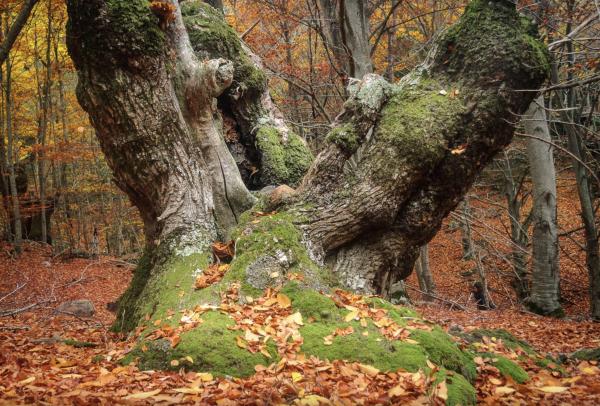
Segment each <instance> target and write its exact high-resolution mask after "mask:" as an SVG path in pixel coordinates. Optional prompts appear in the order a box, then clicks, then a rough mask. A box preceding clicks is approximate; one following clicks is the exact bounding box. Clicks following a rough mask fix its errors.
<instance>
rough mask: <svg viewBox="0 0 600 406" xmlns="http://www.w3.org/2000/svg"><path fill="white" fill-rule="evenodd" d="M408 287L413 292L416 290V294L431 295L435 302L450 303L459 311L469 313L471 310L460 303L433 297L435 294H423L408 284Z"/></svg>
mask: <svg viewBox="0 0 600 406" xmlns="http://www.w3.org/2000/svg"><path fill="white" fill-rule="evenodd" d="M406 287H407V288H410V289H412V290H414V291H416V292H419V293H422V294H424V295H429V296H431V297H432V298H434V299H435V300H439V301H440V302H444V303H448V304H450V305H452V306H453V307H456V308H457V309H458V310H462V311H465V312H467V311H469V310H468V309H467V308H466V307H464V306H463V305H461V304H460V303H457V302H454V301H452V300H448V299H444V298H441V297H439V296H436V295H433V294H431V293H426V292H423V291H422V290H421V289H417V288H415V287H414V286H411V285H409V284H408V283H407V284H406Z"/></svg>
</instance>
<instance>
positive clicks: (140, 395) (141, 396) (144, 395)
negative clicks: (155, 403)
mask: <svg viewBox="0 0 600 406" xmlns="http://www.w3.org/2000/svg"><path fill="white" fill-rule="evenodd" d="M161 391H162V389H155V390H153V391H150V392H138V393H134V394H132V395H129V396H125V399H148V398H151V397H152V396H156V395H158V394H159V393H160V392H161Z"/></svg>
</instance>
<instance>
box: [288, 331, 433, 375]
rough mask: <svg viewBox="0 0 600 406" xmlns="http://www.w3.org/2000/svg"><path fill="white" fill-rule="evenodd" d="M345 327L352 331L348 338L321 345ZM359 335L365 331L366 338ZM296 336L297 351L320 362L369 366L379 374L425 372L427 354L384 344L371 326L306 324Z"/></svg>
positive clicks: (403, 345) (410, 346)
mask: <svg viewBox="0 0 600 406" xmlns="http://www.w3.org/2000/svg"><path fill="white" fill-rule="evenodd" d="M348 325H351V326H352V327H353V328H354V332H353V333H352V334H349V335H346V336H336V337H334V339H333V343H332V344H331V345H325V342H324V340H323V338H324V337H326V336H328V335H330V334H332V333H333V332H334V331H335V329H336V328H338V327H339V328H345V327H347V326H348ZM363 331H368V333H369V335H368V336H364V335H363V334H362V332H363ZM300 334H302V337H303V338H304V343H303V344H302V347H301V351H302V352H303V353H305V354H307V355H315V356H317V357H319V358H321V359H327V360H330V361H333V360H336V359H341V360H346V361H350V362H353V361H356V362H361V363H363V364H368V365H373V366H374V367H376V368H378V369H380V370H382V371H395V370H398V369H403V370H407V371H411V372H416V371H418V370H419V369H423V370H425V369H427V354H426V353H425V351H423V349H422V348H421V347H419V346H418V345H415V344H409V343H403V342H399V341H388V340H387V339H386V338H384V337H383V336H382V335H381V334H380V333H379V331H378V330H377V329H376V328H375V327H374V326H373V325H372V324H370V325H369V327H368V328H366V329H365V328H362V327H360V324H359V323H357V322H351V323H327V324H324V323H319V322H314V323H306V325H305V326H303V327H302V328H300Z"/></svg>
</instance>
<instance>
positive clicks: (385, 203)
mask: <svg viewBox="0 0 600 406" xmlns="http://www.w3.org/2000/svg"><path fill="white" fill-rule="evenodd" d="M67 3H68V12H69V26H68V46H69V51H70V54H71V56H72V58H73V60H74V62H75V64H76V67H77V70H78V73H79V85H78V98H79V101H80V103H81V104H82V106H83V107H84V108H85V109H86V111H87V112H88V113H89V115H90V119H91V121H92V123H93V126H94V127H95V129H96V132H97V136H98V138H99V140H100V143H101V146H102V149H103V151H104V153H105V155H106V159H107V161H108V163H109V165H110V167H111V168H112V170H113V173H114V178H115V181H116V183H117V184H118V185H119V187H120V188H121V189H122V190H123V191H125V192H126V193H127V194H128V196H129V198H130V199H131V201H132V202H133V204H135V205H136V206H137V208H138V209H139V211H140V214H141V216H142V218H143V221H144V225H145V233H146V237H147V249H146V254H145V256H144V258H143V259H142V261H141V264H140V265H139V267H138V269H137V271H136V273H135V276H134V280H133V282H132V284H131V286H130V287H129V289H128V291H127V292H126V293H125V294H124V296H123V297H122V298H121V299H120V302H119V310H118V318H117V322H116V326H115V327H116V328H117V329H120V330H123V331H133V330H136V329H137V330H138V331H142V337H145V338H141V339H140V349H138V350H135V351H134V352H132V353H131V359H134V358H137V359H138V361H139V362H140V363H141V364H142V365H144V366H150V367H163V368H166V367H170V365H171V364H170V361H171V360H173V359H178V358H179V357H184V356H190V357H192V359H193V360H194V361H193V364H190V365H188V367H189V368H192V369H199V370H210V371H213V372H216V373H219V374H228V375H237V376H243V375H248V374H251V373H253V371H254V366H255V365H256V364H265V365H268V364H270V363H271V362H274V361H277V359H279V358H280V357H282V356H283V355H285V354H286V351H289V350H290V346H291V347H293V345H291V344H290V343H292V342H295V343H297V344H298V346H297V347H298V348H296V350H297V351H298V350H300V351H301V352H302V353H304V354H306V355H316V356H319V357H321V358H328V359H348V360H359V361H361V362H365V363H370V364H373V365H375V366H378V367H379V368H383V369H397V368H404V369H408V370H414V369H418V368H420V367H422V366H424V365H425V363H424V362H425V359H426V358H429V359H431V360H432V361H434V362H435V363H438V364H439V365H441V366H443V367H445V368H447V369H450V370H454V371H456V372H458V374H455V375H454V377H455V378H454V381H455V382H456V383H457V385H458V386H460V387H461V388H463V389H464V388H465V387H469V388H470V385H469V384H468V383H467V381H466V380H464V379H462V377H463V376H464V377H465V378H467V380H472V379H473V378H474V366H473V363H472V361H471V359H469V356H468V355H467V353H463V352H461V351H460V350H459V349H458V347H456V346H455V345H454V344H452V342H451V341H450V340H449V339H448V336H446V335H445V333H443V332H442V331H441V330H440V329H438V328H434V329H433V330H432V331H429V330H431V329H423V330H419V329H418V328H415V329H409V330H410V331H411V333H410V334H411V335H410V336H411V338H412V339H411V340H409V342H402V341H401V340H393V339H391V341H389V340H390V338H389V337H386V338H385V339H383V340H382V339H381V337H382V336H381V334H382V331H380V329H379V327H381V326H377V325H374V324H369V323H366V322H364V321H363V323H361V324H359V323H358V322H356V321H353V320H349V319H351V318H352V317H346V316H347V313H348V310H346V309H344V308H343V307H342V308H340V307H339V306H336V303H337V304H338V305H339V304H340V299H339V298H338V299H337V300H335V301H334V300H332V298H331V297H332V296H333V297H334V298H335V293H334V292H335V290H334V289H335V288H337V287H341V288H343V289H346V290H350V291H354V292H359V293H377V294H381V295H383V296H385V295H386V293H387V292H388V290H389V287H390V285H391V284H392V283H393V282H394V281H397V280H399V279H402V278H405V277H406V276H407V275H408V274H409V273H410V272H411V270H412V267H413V262H414V260H415V259H416V257H417V255H418V249H419V247H420V246H422V245H423V244H425V243H426V242H428V241H429V240H430V239H431V238H432V237H433V236H434V234H435V233H436V231H437V230H438V229H439V228H440V225H441V222H442V220H443V219H444V217H445V216H446V215H447V214H448V213H449V212H450V211H451V210H452V209H453V208H454V207H455V206H456V205H457V204H458V202H459V201H460V200H461V198H462V196H463V195H464V193H465V192H466V191H467V189H468V188H469V186H470V185H471V183H472V182H473V180H474V177H475V176H476V175H477V173H478V172H479V171H480V170H481V169H482V168H483V167H484V166H485V165H486V163H487V162H488V161H489V160H490V159H491V158H492V157H493V156H494V154H496V153H497V152H498V151H499V150H500V149H501V148H503V147H504V146H506V145H507V144H508V143H509V142H510V141H511V138H512V135H513V131H514V123H515V121H516V115H518V114H522V113H524V112H525V111H526V110H527V108H528V106H529V105H530V103H531V101H532V100H533V98H534V97H535V92H532V91H527V90H533V89H537V88H539V86H540V85H541V83H542V82H543V81H544V79H545V78H546V75H547V71H548V66H549V63H548V57H547V52H546V50H545V48H544V46H543V45H542V44H541V43H540V42H538V40H537V38H536V30H535V27H532V26H531V25H530V24H529V23H528V21H527V20H526V19H524V18H523V17H520V16H519V15H518V13H517V11H516V9H515V5H514V3H513V2H512V1H509V0H474V1H472V2H471V3H470V5H469V6H468V7H467V9H466V11H465V13H464V15H463V17H462V18H461V19H460V20H459V21H458V23H457V24H456V25H454V26H453V27H451V28H450V29H449V30H447V31H446V32H444V33H443V35H441V36H440V38H439V39H438V40H437V42H436V44H435V46H434V47H433V48H432V51H431V52H430V55H429V57H428V58H427V60H426V61H425V62H424V64H423V65H421V66H420V67H419V68H417V69H416V70H414V71H413V72H412V73H410V74H409V75H407V76H406V77H404V78H403V79H402V80H401V81H400V82H399V83H396V84H390V83H388V82H386V81H385V80H384V79H382V78H381V77H379V76H377V75H366V76H365V78H364V79H363V80H362V81H360V82H354V83H353V84H351V86H350V89H349V94H350V98H349V99H348V100H347V102H346V103H345V108H344V111H343V112H342V113H341V114H340V115H339V117H338V118H337V120H336V124H335V126H334V128H333V129H332V130H331V131H330V133H329V135H328V137H327V140H328V146H327V147H326V148H325V150H323V151H322V152H321V153H320V154H318V156H316V157H315V158H314V159H313V157H312V155H311V153H310V151H309V149H308V148H307V146H306V144H305V143H304V142H303V140H302V139H300V138H299V137H298V136H297V135H295V134H294V133H293V132H292V131H291V130H290V129H289V128H288V127H287V126H286V124H285V122H284V120H283V119H282V117H281V114H280V112H279V111H278V110H277V108H276V107H275V106H274V105H273V103H272V101H271V99H270V96H269V93H268V90H267V79H266V76H265V74H264V73H263V71H262V70H261V66H260V61H259V60H257V58H256V57H255V56H254V55H253V54H252V53H251V51H250V50H249V49H248V48H247V47H246V46H245V45H244V44H243V43H242V42H241V41H240V39H239V38H238V36H237V35H236V33H235V32H234V31H233V30H232V29H231V28H230V27H228V26H227V24H226V23H225V22H224V20H223V17H222V15H221V14H220V12H218V11H217V10H215V9H213V8H211V6H209V5H208V4H206V3H203V2H200V1H198V0H188V1H180V2H178V1H176V0H172V2H153V3H150V2H148V1H147V0H68V1H67ZM225 127H226V128H227V137H225V136H224V133H225V131H224V128H225ZM232 132H233V133H235V135H234V136H231V133H232ZM226 138H227V140H226ZM252 167H256V168H258V169H259V172H258V174H254V173H252V172H251V170H250V169H249V168H252ZM271 184H288V185H291V186H294V187H296V189H295V190H293V191H292V190H291V189H285V190H282V189H281V188H279V189H278V190H277V191H276V192H274V193H273V194H271V195H266V194H264V193H263V194H258V193H251V192H249V189H257V188H259V187H260V186H264V185H271ZM264 213H269V214H268V215H264ZM229 239H233V240H235V242H236V247H235V248H236V251H235V256H234V258H233V260H232V261H231V263H230V264H229V266H228V267H227V266H226V267H221V270H226V271H227V272H226V273H225V275H224V277H223V278H222V279H221V280H219V281H217V282H215V283H213V284H210V285H209V286H207V287H204V288H201V289H196V287H195V286H194V281H195V278H196V277H197V276H198V275H199V274H201V273H202V271H203V270H206V269H208V268H209V264H210V263H211V262H212V258H211V253H210V246H211V244H212V243H213V242H215V241H227V240H229ZM213 268H214V267H213ZM268 288H273V289H275V291H276V292H283V296H281V297H285V298H290V299H291V306H287V305H286V300H285V299H283V300H281V302H283V303H280V305H281V307H282V310H281V311H282V312H283V314H284V315H285V314H287V315H292V316H294V314H296V312H298V313H297V314H296V315H295V316H294V317H291V318H290V317H287V318H285V319H282V320H281V322H280V323H279V324H277V323H276V325H277V326H278V328H279V329H280V330H279V331H277V329H271V328H267V329H266V331H265V330H259V332H260V334H254V333H252V334H251V335H248V334H246V335H245V336H244V323H243V322H242V323H241V324H240V322H239V320H237V319H236V315H235V312H234V311H233V310H232V309H235V308H238V309H241V308H243V307H244V306H252V305H253V302H254V303H255V302H256V298H258V297H260V296H261V295H263V294H264V292H265V291H266V292H267V294H268V295H269V294H270V295H273V294H274V293H273V291H272V290H270V289H268ZM253 298H254V299H253ZM365 300H366V301H367V302H368V304H369V306H371V308H376V307H379V308H384V309H387V310H385V311H386V312H387V313H386V314H388V316H389V318H391V319H393V320H394V322H393V323H397V324H400V325H405V324H406V318H403V317H402V316H403V313H407V312H408V310H403V309H401V308H394V307H392V306H391V305H389V303H388V302H385V301H383V300H381V299H374V298H371V299H365ZM211 306H212V307H211ZM194 309H196V311H197V312H199V313H202V315H201V318H202V322H201V323H200V322H198V321H196V322H193V323H191V324H189V325H185V326H183V327H182V326H181V323H180V317H181V312H185V313H184V314H185V315H187V316H186V317H184V319H185V320H186V321H190V320H194V317H196V316H197V314H196V316H195V315H194ZM350 311H352V310H350ZM190 314H191V315H190ZM298 314H299V315H300V316H301V317H303V319H302V320H304V323H302V321H301V320H300V319H299V317H298ZM182 320H183V319H182ZM236 320H237V321H236ZM161 323H167V324H168V323H170V324H171V327H170V329H167V331H171V333H172V332H173V331H176V332H177V339H176V340H173V337H172V336H171V337H170V338H171V340H170V341H169V340H167V339H165V337H163V339H156V338H157V337H156V336H157V334H158V333H157V332H156V331H155V330H157V327H156V326H159V325H161ZM260 323H261V321H260V319H254V321H253V322H252V323H251V324H254V327H253V328H255V327H256V325H258V326H259V327H260ZM348 325H355V326H356V330H360V329H361V328H363V329H368V330H370V331H371V334H369V335H365V334H360V333H359V332H358V331H357V332H356V333H355V334H350V335H346V336H343V337H335V340H333V342H332V343H331V342H330V343H326V342H324V339H323V337H324V336H327V335H329V334H331V333H332V332H333V331H334V330H335V329H336V328H337V327H344V326H348ZM186 326H187V327H186ZM190 326H191V327H190ZM232 326H237V328H238V329H237V330H236V329H232V328H227V327H232ZM245 328H246V329H247V328H249V327H248V326H247V325H246V327H245ZM288 330H290V331H292V332H293V333H292V334H291V335H288V336H289V338H287V339H285V340H282V339H280V337H279V336H278V334H279V333H282V332H285V331H288ZM248 331H249V330H248ZM253 331H256V329H255V330H253ZM263 333H264V337H267V336H270V337H271V338H272V339H271V340H266V339H264V337H263V335H261V334H263ZM160 334H164V329H163V330H162V332H161V333H160ZM240 336H241V337H240ZM255 336H260V338H261V339H260V341H259V343H258V344H259V348H261V349H262V351H256V348H255V351H251V350H252V348H250V347H252V342H253V340H255ZM278 337H279V338H278ZM166 338H169V337H166ZM174 341H176V342H174ZM240 341H241V342H240ZM325 341H327V340H325ZM263 342H266V344H265V345H263V346H262V347H260V345H262V343H263ZM415 342H418V344H415ZM247 346H250V347H248V348H243V347H247ZM357 348H362V349H363V350H361V351H357ZM288 356H289V355H288ZM459 374H462V375H459ZM467 389H468V388H467ZM469 390H470V389H468V390H466V392H467V393H469V394H470V393H471V392H469ZM469 396H471V395H469ZM470 399H471V400H472V398H470ZM471 400H470V401H471ZM470 401H469V402H467V403H470ZM463 402H466V401H465V400H464V399H463Z"/></svg>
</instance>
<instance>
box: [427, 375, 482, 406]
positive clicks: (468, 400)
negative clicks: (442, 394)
mask: <svg viewBox="0 0 600 406" xmlns="http://www.w3.org/2000/svg"><path fill="white" fill-rule="evenodd" d="M443 380H446V387H447V388H448V399H447V400H446V404H447V405H448V406H457V405H462V406H465V405H474V404H476V403H477V392H476V391H475V388H474V387H473V385H471V384H470V383H469V382H468V381H467V380H466V379H465V378H464V377H463V376H462V375H459V374H456V373H453V372H451V371H448V370H446V369H441V370H440V371H439V372H437V374H436V379H435V382H434V384H436V385H437V384H438V383H440V382H442V381H443Z"/></svg>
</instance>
